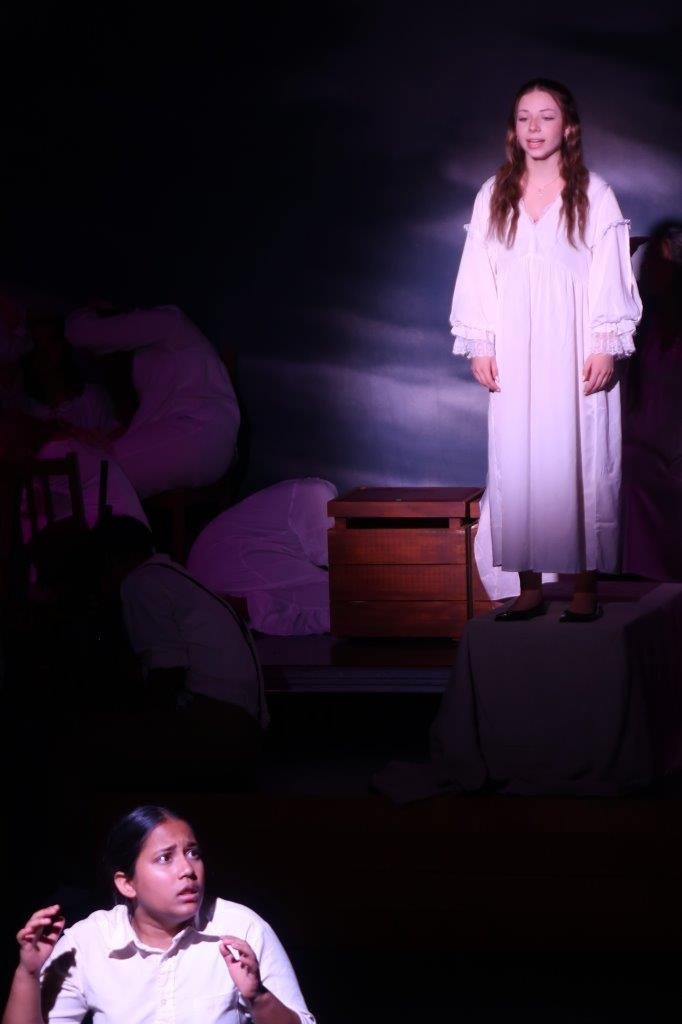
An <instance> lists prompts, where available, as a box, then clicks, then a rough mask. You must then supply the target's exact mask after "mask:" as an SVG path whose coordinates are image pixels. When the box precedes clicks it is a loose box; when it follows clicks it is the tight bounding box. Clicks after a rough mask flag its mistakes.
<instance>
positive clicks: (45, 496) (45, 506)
mask: <svg viewBox="0 0 682 1024" xmlns="http://www.w3.org/2000/svg"><path fill="white" fill-rule="evenodd" d="M59 477H65V478H66V481H67V484H68V491H69V498H70V502H71V515H72V516H73V518H74V520H75V522H76V523H77V524H78V525H79V526H82V527H85V526H86V521H85V503H84V501H83V487H82V484H81V476H80V467H79V465H78V456H77V455H76V453H75V452H70V453H69V454H68V455H66V456H65V457H64V458H63V459H28V460H27V461H26V462H24V463H23V465H22V469H21V478H22V486H23V490H24V494H25V496H26V511H27V512H28V518H29V522H30V524H31V533H32V534H36V533H37V532H38V530H39V529H40V518H39V512H40V511H42V512H44V515H45V518H46V519H47V522H48V523H53V522H54V520H55V508H54V498H53V495H52V491H51V488H50V481H51V480H52V479H53V478H59ZM36 486H39V487H40V492H41V497H42V502H41V504H42V508H41V509H39V507H38V501H37V497H36Z"/></svg>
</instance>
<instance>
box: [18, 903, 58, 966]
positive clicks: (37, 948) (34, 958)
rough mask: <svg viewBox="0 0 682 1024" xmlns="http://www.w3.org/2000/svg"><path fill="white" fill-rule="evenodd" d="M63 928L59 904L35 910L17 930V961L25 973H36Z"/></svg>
mask: <svg viewBox="0 0 682 1024" xmlns="http://www.w3.org/2000/svg"><path fill="white" fill-rule="evenodd" d="M63 930H64V915H63V914H62V913H61V912H60V908H59V904H58V903H53V904H52V906H51V907H43V909H42V910H36V912H35V914H32V915H31V917H29V919H28V921H27V922H26V924H25V925H24V927H23V928H20V929H19V931H18V932H17V942H18V943H19V963H20V965H21V966H22V967H23V969H24V970H25V971H26V973H27V974H31V975H38V974H39V972H40V969H41V967H42V966H43V964H44V963H45V961H46V960H47V958H48V956H49V955H50V953H51V952H52V949H53V947H54V945H55V943H56V941H57V939H58V938H59V936H60V935H61V934H62V932H63Z"/></svg>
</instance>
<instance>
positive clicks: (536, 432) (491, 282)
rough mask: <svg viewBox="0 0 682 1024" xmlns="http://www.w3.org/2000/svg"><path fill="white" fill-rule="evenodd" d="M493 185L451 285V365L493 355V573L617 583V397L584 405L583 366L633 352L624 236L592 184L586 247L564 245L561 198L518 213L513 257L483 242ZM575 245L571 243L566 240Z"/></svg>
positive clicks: (635, 299) (606, 395)
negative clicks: (583, 575) (611, 577)
mask: <svg viewBox="0 0 682 1024" xmlns="http://www.w3.org/2000/svg"><path fill="white" fill-rule="evenodd" d="M493 181H494V179H493V178H490V179H489V180H488V181H487V182H486V183H485V184H484V185H483V187H482V188H481V190H480V191H479V193H478V195H477V196H476V201H475V203H474V210H473V215H472V218H471V224H470V225H468V233H467V239H466V243H465V246H464V252H463V254H462V261H461V264H460V268H459V273H458V276H457V281H456V284H455V292H454V297H453V302H452V313H451V318H450V323H451V327H452V333H453V335H454V336H455V344H454V349H453V351H454V352H455V354H457V355H467V356H469V357H471V356H473V355H495V357H496V360H497V366H498V371H499V383H500V388H501V391H500V392H495V393H491V395H490V403H489V407H488V481H487V488H486V497H487V501H488V503H489V509H490V522H491V530H492V561H493V565H495V566H499V567H500V568H501V569H502V570H509V571H521V570H524V569H533V570H536V571H538V572H542V571H545V572H564V573H575V572H580V571H583V570H587V569H598V570H601V571H603V572H613V571H614V570H616V569H617V567H618V559H619V529H618V521H619V494H620V463H621V429H620V394H619V385H618V383H617V382H614V383H613V384H612V385H611V386H610V387H609V389H608V390H607V391H599V392H597V393H596V394H592V395H589V396H585V395H584V393H583V388H584V383H583V380H582V370H583V365H584V362H585V360H586V359H587V357H588V356H589V355H590V354H591V353H593V352H607V353H610V354H612V355H614V356H615V357H616V358H619V357H624V356H628V355H630V354H631V353H632V352H633V351H634V346H633V342H632V335H633V332H634V330H635V327H636V325H637V322H638V321H639V318H640V316H641V311H642V304H641V301H640V298H639V293H638V291H637V284H636V282H635V279H634V275H633V272H632V266H631V263H630V250H629V231H628V224H629V222H628V221H626V220H624V219H623V215H622V213H621V211H620V208H619V206H618V202H617V201H616V197H615V196H614V194H613V192H612V190H611V188H610V187H609V186H608V185H607V184H606V183H605V182H604V181H602V179H601V178H599V177H598V176H597V175H596V174H590V181H589V187H588V198H589V201H590V213H589V218H588V222H587V230H586V233H585V243H583V242H581V241H580V240H579V239H576V247H575V248H574V247H573V246H572V245H571V244H570V243H569V241H568V239H567V237H566V230H565V225H564V221H563V218H561V217H560V214H561V197H560V196H557V198H556V199H555V200H554V202H552V203H550V204H549V205H548V206H547V207H546V208H545V210H544V212H543V213H542V215H541V217H540V219H539V220H538V221H537V222H534V221H533V220H532V219H531V217H530V215H529V214H528V213H527V211H526V210H525V208H524V206H523V203H521V209H520V213H519V220H518V230H517V234H516V239H515V241H514V244H513V246H512V247H511V248H510V249H507V248H506V246H505V245H504V243H501V242H499V241H498V240H497V239H496V238H495V237H490V238H489V237H488V220H489V210H490V195H491V191H492V185H493ZM576 235H577V231H576Z"/></svg>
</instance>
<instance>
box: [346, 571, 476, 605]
mask: <svg viewBox="0 0 682 1024" xmlns="http://www.w3.org/2000/svg"><path fill="white" fill-rule="evenodd" d="M329 583H330V588H331V599H332V601H371V600H373V599H374V600H380V601H466V597H467V589H466V572H465V567H464V566H463V565H335V564H332V566H331V568H330V570H329Z"/></svg>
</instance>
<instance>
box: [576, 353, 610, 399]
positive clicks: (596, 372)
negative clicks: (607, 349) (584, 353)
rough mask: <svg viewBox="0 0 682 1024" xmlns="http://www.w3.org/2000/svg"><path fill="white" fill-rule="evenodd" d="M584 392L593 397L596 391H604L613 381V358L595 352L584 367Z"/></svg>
mask: <svg viewBox="0 0 682 1024" xmlns="http://www.w3.org/2000/svg"><path fill="white" fill-rule="evenodd" d="M583 380H584V382H585V388H584V392H585V394H586V395H593V394H594V393H595V392H596V391H604V390H605V389H606V388H607V387H608V386H609V384H610V383H611V381H612V380H613V356H609V355H606V354H605V353H604V352H595V354H594V355H591V356H588V357H587V359H586V360H585V365H584V366H583Z"/></svg>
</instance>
